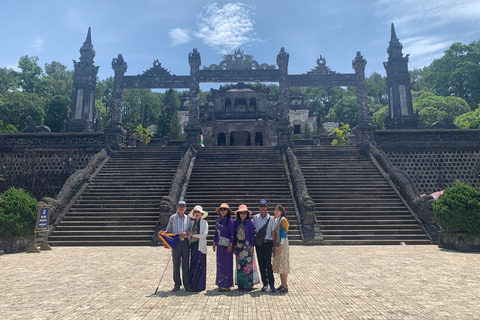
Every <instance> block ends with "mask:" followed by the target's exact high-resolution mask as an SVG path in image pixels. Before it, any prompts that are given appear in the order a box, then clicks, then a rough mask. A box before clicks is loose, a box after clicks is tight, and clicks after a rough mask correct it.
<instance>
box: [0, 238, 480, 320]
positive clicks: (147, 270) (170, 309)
mask: <svg viewBox="0 0 480 320" xmlns="http://www.w3.org/2000/svg"><path fill="white" fill-rule="evenodd" d="M290 252H291V263H292V271H291V274H290V276H289V287H290V292H289V293H288V294H285V295H281V294H277V293H275V294H272V293H268V292H266V293H263V292H260V290H259V289H260V288H259V285H257V286H256V289H255V291H253V292H250V293H240V292H238V291H236V290H233V291H230V292H227V293H219V292H217V291H216V290H215V285H214V283H215V272H216V271H215V262H214V261H215V260H214V258H215V255H214V254H213V252H212V251H211V248H210V247H209V253H208V262H207V263H208V268H209V271H208V274H207V291H204V292H201V293H187V292H185V291H183V290H181V291H179V292H177V293H171V292H170V289H171V288H172V287H173V281H172V264H171V262H170V263H169V265H168V267H167V269H166V272H165V275H164V278H163V280H162V282H161V284H160V289H159V292H158V293H157V295H153V293H154V291H155V288H156V287H157V284H158V281H159V279H160V276H161V275H162V272H163V271H164V270H165V265H166V263H167V262H168V259H169V251H168V250H166V249H163V248H160V247H55V248H54V249H53V251H44V252H42V253H39V254H25V253H20V254H12V255H3V256H0V271H1V274H2V280H1V281H0V295H1V299H0V315H1V318H2V319H3V320H7V319H8V320H10V319H191V320H194V319H244V318H245V319H262V320H267V319H295V320H297V319H480V304H479V303H478V298H479V294H480V273H479V272H478V266H479V265H480V254H467V253H457V252H451V251H446V250H441V249H438V248H437V247H436V246H432V245H429V246H418V245H416V246H408V245H407V246H400V245H398V246H315V247H306V246H294V247H291V248H290ZM276 279H277V281H278V279H279V277H278V276H277V277H276ZM278 284H279V283H277V285H278ZM281 306H283V308H282V307H281Z"/></svg>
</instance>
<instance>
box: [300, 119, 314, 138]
mask: <svg viewBox="0 0 480 320" xmlns="http://www.w3.org/2000/svg"><path fill="white" fill-rule="evenodd" d="M302 132H303V134H302V135H303V138H305V139H311V138H312V127H311V126H310V124H309V123H308V122H305V123H304V124H303V130H302Z"/></svg>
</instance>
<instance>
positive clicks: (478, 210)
mask: <svg viewBox="0 0 480 320" xmlns="http://www.w3.org/2000/svg"><path fill="white" fill-rule="evenodd" d="M433 211H434V212H435V219H436V220H437V223H438V224H439V225H440V227H442V229H443V230H444V231H448V232H458V231H461V232H466V233H469V234H472V235H480V189H479V188H474V187H471V186H469V185H467V184H465V183H460V182H457V183H456V184H455V185H454V186H453V187H450V188H447V189H446V190H445V192H444V193H443V194H442V195H441V196H440V197H439V198H438V200H437V201H435V202H434V204H433Z"/></svg>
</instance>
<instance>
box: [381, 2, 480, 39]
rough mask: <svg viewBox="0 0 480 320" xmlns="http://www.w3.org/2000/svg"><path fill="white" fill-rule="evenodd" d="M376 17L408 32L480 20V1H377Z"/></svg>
mask: <svg viewBox="0 0 480 320" xmlns="http://www.w3.org/2000/svg"><path fill="white" fill-rule="evenodd" d="M375 5H376V9H377V12H376V15H377V16H380V17H384V18H386V19H387V21H390V22H394V23H395V27H397V26H398V27H401V28H402V30H403V31H404V32H405V33H407V32H408V33H416V32H418V31H419V29H420V30H423V31H425V30H430V29H433V28H437V27H441V26H445V25H449V24H458V23H460V24H463V23H466V22H467V21H470V22H476V20H478V19H480V0H436V1H432V0H377V2H376V3H375Z"/></svg>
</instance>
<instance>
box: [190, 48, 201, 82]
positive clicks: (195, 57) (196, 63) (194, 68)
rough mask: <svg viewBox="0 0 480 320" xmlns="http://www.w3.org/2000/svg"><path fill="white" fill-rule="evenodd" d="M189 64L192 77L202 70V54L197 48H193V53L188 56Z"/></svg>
mask: <svg viewBox="0 0 480 320" xmlns="http://www.w3.org/2000/svg"><path fill="white" fill-rule="evenodd" d="M188 63H189V64H190V75H192V74H193V73H196V72H198V70H200V65H201V64H202V59H201V58H200V52H198V51H197V49H196V48H193V51H192V52H190V53H189V54H188Z"/></svg>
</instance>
